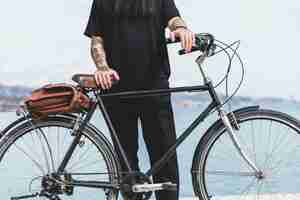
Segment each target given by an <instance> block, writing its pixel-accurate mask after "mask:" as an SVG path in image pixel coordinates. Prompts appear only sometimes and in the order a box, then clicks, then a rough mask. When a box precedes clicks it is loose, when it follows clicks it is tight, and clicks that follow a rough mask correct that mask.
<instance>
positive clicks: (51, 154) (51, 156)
mask: <svg viewBox="0 0 300 200" xmlns="http://www.w3.org/2000/svg"><path fill="white" fill-rule="evenodd" d="M47 129H48V135H49V137H50V135H51V132H50V131H49V129H50V127H47ZM39 130H40V131H42V130H41V129H39ZM41 133H42V136H43V138H44V140H45V142H46V145H47V148H48V151H49V154H50V159H51V164H52V170H53V171H55V167H54V159H53V152H52V148H51V146H50V144H49V141H48V139H47V137H46V135H45V133H44V132H41Z"/></svg>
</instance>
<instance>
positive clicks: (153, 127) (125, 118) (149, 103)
mask: <svg viewBox="0 0 300 200" xmlns="http://www.w3.org/2000/svg"><path fill="white" fill-rule="evenodd" d="M107 109H108V113H109V115H110V118H111V120H112V122H113V126H114V128H115V130H116V132H117V135H118V137H119V139H120V142H121V144H122V146H123V148H124V150H125V152H126V155H127V157H128V159H129V163H130V165H131V167H132V169H133V170H139V166H138V156H137V152H138V119H140V121H141V125H142V130H143V137H144V141H145V143H146V147H147V150H148V153H149V157H150V162H151V165H153V164H154V163H155V162H156V161H157V160H159V159H160V158H161V157H162V155H163V154H164V153H165V152H166V151H167V150H168V148H169V147H170V146H171V145H172V144H174V143H175V141H176V133H175V126H174V117H173V111H172V106H171V100H170V95H163V96H155V97H146V98H138V99H134V100H133V99H126V100H118V101H115V102H113V103H112V102H110V103H109V105H107ZM117 153H119V152H118V151H117ZM119 155H120V154H119ZM120 160H121V167H122V169H123V170H124V171H125V170H126V167H125V164H124V161H123V160H122V159H120ZM168 181H171V182H172V183H176V184H177V191H157V192H156V193H155V195H156V199H157V200H177V199H178V191H179V190H178V189H179V177H178V164H177V156H176V155H174V156H173V157H172V158H171V159H170V161H169V162H168V163H167V164H166V165H165V166H164V167H163V168H161V169H160V170H159V171H158V172H157V173H156V174H155V175H153V182H154V183H160V182H168Z"/></svg>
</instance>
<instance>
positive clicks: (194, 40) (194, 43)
mask: <svg viewBox="0 0 300 200" xmlns="http://www.w3.org/2000/svg"><path fill="white" fill-rule="evenodd" d="M192 34H193V46H196V35H195V33H192Z"/></svg>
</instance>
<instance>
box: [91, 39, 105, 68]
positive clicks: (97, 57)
mask: <svg viewBox="0 0 300 200" xmlns="http://www.w3.org/2000/svg"><path fill="white" fill-rule="evenodd" d="M91 55H92V58H93V61H94V63H95V65H96V67H97V69H99V70H103V71H106V70H108V69H109V67H108V64H107V62H106V54H105V50H104V47H103V39H102V38H101V37H99V36H94V37H92V41H91Z"/></svg>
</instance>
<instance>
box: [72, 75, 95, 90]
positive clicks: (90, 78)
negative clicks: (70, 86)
mask: <svg viewBox="0 0 300 200" xmlns="http://www.w3.org/2000/svg"><path fill="white" fill-rule="evenodd" d="M72 80H73V81H75V82H76V83H78V84H79V86H80V87H83V88H93V89H97V88H98V86H97V83H96V81H95V78H94V74H74V75H73V76H72Z"/></svg>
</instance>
